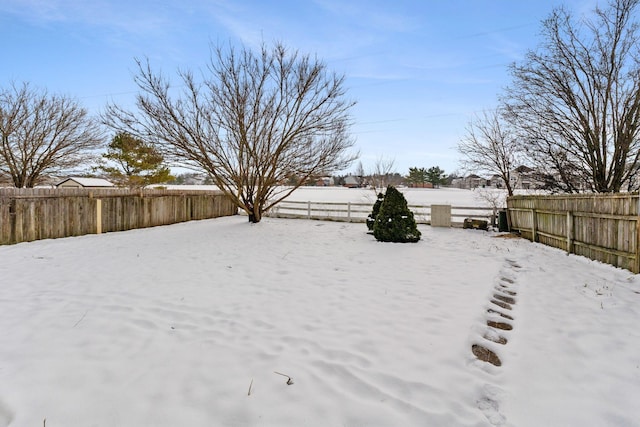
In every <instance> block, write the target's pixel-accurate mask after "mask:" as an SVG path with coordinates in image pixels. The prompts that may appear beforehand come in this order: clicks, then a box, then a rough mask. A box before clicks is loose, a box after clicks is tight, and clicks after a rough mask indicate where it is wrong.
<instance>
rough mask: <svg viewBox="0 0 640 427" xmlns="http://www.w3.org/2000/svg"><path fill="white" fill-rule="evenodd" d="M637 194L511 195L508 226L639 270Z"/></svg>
mask: <svg viewBox="0 0 640 427" xmlns="http://www.w3.org/2000/svg"><path fill="white" fill-rule="evenodd" d="M638 203H640V199H639V197H638V194H637V193H626V194H605V195H557V196H514V197H509V198H508V200H507V208H508V212H509V220H510V225H511V229H512V230H516V231H519V232H520V233H521V234H522V236H523V237H526V238H527V239H529V240H531V241H534V242H540V243H543V244H545V245H548V246H553V247H556V248H560V249H563V250H565V251H567V252H568V253H574V254H577V255H582V256H585V257H587V258H590V259H593V260H597V261H601V262H604V263H607V264H611V265H613V266H616V267H620V268H625V269H628V270H631V271H632V272H634V273H638V272H640V252H639V251H640V227H639V226H638V221H639V220H640V218H639V217H638V215H639V213H640V211H639V207H638Z"/></svg>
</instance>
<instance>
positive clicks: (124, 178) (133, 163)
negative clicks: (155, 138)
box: [96, 133, 174, 188]
mask: <svg viewBox="0 0 640 427" xmlns="http://www.w3.org/2000/svg"><path fill="white" fill-rule="evenodd" d="M102 157H103V159H104V160H105V161H108V162H110V163H106V162H105V161H103V162H102V163H100V164H99V165H98V167H97V168H96V170H99V171H102V172H103V173H104V174H106V175H107V177H108V178H109V179H110V180H111V181H113V182H114V183H116V184H117V185H118V186H120V187H129V188H142V187H144V186H147V185H151V184H161V183H165V182H168V181H171V180H173V179H174V177H173V176H171V171H170V170H169V168H168V167H166V166H164V157H162V155H161V154H160V153H159V152H158V151H157V150H156V149H155V148H154V147H153V146H152V145H150V144H146V143H145V142H144V141H142V140H140V139H138V138H135V137H133V136H131V135H129V134H127V133H119V134H117V135H116V136H115V137H114V138H113V140H111V143H110V144H109V147H108V150H107V152H106V153H105V154H103V155H102Z"/></svg>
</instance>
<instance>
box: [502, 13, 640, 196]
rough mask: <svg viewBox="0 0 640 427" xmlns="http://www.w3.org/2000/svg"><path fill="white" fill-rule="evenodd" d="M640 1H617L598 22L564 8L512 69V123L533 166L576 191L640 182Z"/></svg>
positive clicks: (606, 189)
mask: <svg viewBox="0 0 640 427" xmlns="http://www.w3.org/2000/svg"><path fill="white" fill-rule="evenodd" d="M638 3H639V1H638V0H612V1H610V3H609V7H608V9H606V10H603V9H600V8H596V10H595V12H594V16H593V18H592V19H591V20H587V19H583V20H581V21H577V20H576V19H574V17H573V16H572V15H571V14H570V13H569V12H568V11H567V10H565V9H564V8H558V9H555V10H554V11H553V13H552V14H551V15H550V16H549V18H547V19H546V20H545V21H544V22H543V29H542V30H543V33H542V34H543V37H544V43H543V44H542V46H541V47H540V48H539V49H538V50H537V51H535V52H529V53H528V54H527V56H526V59H525V61H523V63H521V64H515V65H513V66H512V67H511V73H512V75H513V83H512V85H511V86H510V87H509V88H508V89H507V92H506V96H505V106H506V110H507V111H508V114H507V118H508V120H509V121H510V122H511V123H512V124H513V125H514V126H515V127H517V128H518V129H519V130H520V139H521V142H522V144H523V148H524V149H525V150H526V151H527V153H528V156H529V158H530V160H531V162H532V164H533V165H535V166H536V167H537V169H538V170H540V171H545V172H547V173H549V174H553V175H554V176H557V177H558V178H559V182H560V184H561V188H562V189H563V190H565V191H569V192H576V191H580V190H582V189H587V190H591V191H596V192H617V191H620V190H621V189H622V188H624V187H625V186H626V187H627V188H634V187H636V186H637V183H636V182H635V177H636V175H637V173H638V169H639V168H640V139H639V132H640V63H639V62H638V60H639V53H640V50H639V48H638V46H639V44H638V41H639V39H638V24H637V22H634V21H633V20H632V17H633V13H634V10H635V9H636V8H637V5H638Z"/></svg>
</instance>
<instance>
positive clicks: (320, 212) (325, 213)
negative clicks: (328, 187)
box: [267, 200, 496, 227]
mask: <svg viewBox="0 0 640 427" xmlns="http://www.w3.org/2000/svg"><path fill="white" fill-rule="evenodd" d="M408 206H409V209H411V211H412V212H413V216H414V218H415V220H416V222H417V223H418V224H431V221H432V218H431V216H432V207H431V205H408ZM434 206H435V205H434ZM438 206H440V205H438ZM450 208H451V209H450V218H449V223H450V224H451V225H453V226H459V227H462V223H463V221H464V219H465V218H475V219H487V220H489V221H490V222H492V221H493V218H495V215H496V210H495V209H493V208H488V207H465V206H451V207H450ZM372 209H373V204H372V203H354V202H312V201H288V200H285V201H282V202H280V203H279V204H277V205H276V206H274V207H273V208H272V209H271V211H270V212H268V214H267V215H268V216H271V217H276V218H303V219H318V220H325V221H342V222H366V220H367V216H368V215H369V214H370V213H371V210H372Z"/></svg>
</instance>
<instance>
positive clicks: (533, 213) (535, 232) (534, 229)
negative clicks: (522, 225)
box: [531, 209, 538, 242]
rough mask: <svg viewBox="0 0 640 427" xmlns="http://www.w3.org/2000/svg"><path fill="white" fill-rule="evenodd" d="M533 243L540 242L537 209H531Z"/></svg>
mask: <svg viewBox="0 0 640 427" xmlns="http://www.w3.org/2000/svg"><path fill="white" fill-rule="evenodd" d="M531 241H532V242H537V241H538V218H537V215H536V210H535V209H531Z"/></svg>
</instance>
